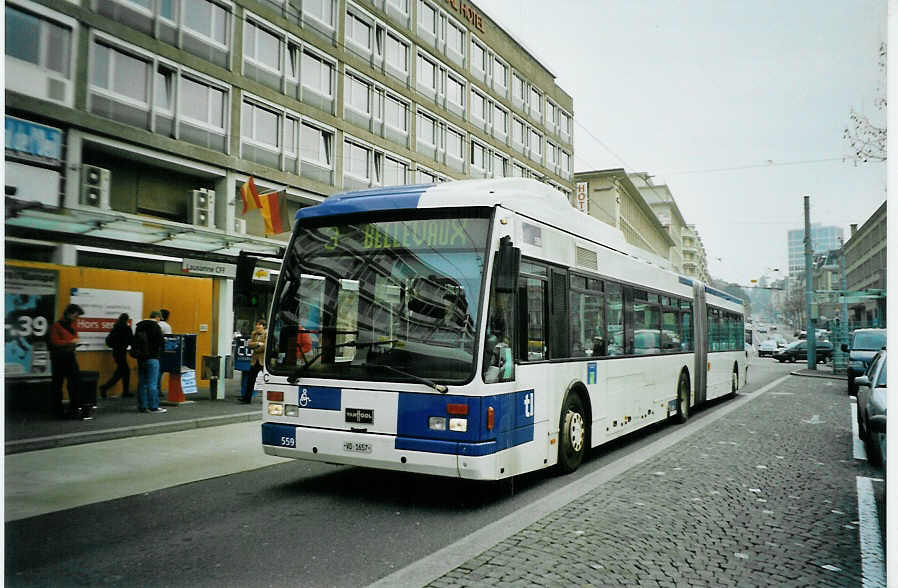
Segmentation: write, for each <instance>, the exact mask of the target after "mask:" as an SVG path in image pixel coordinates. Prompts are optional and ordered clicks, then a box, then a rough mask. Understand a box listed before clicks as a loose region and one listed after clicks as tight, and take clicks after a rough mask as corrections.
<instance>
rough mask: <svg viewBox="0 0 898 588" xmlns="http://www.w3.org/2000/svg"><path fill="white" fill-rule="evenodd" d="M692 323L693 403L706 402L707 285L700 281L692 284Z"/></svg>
mask: <svg viewBox="0 0 898 588" xmlns="http://www.w3.org/2000/svg"><path fill="white" fill-rule="evenodd" d="M692 292H693V304H692V323H693V325H694V326H695V339H694V344H695V363H694V367H693V370H692V371H693V373H692V386H693V388H692V389H693V390H694V397H693V401H694V403H695V404H700V403H702V402H704V401H705V398H706V396H707V391H708V311H707V309H706V306H705V285H704V284H702V283H701V282H699V281H698V280H696V281H694V282H693V283H692Z"/></svg>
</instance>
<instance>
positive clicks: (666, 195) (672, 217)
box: [630, 173, 686, 272]
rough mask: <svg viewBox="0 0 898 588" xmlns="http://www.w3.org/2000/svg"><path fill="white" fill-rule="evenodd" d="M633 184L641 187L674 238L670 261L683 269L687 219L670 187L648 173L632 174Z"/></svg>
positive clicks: (668, 232)
mask: <svg viewBox="0 0 898 588" xmlns="http://www.w3.org/2000/svg"><path fill="white" fill-rule="evenodd" d="M630 179H631V180H632V181H633V184H634V185H635V186H636V187H637V188H639V193H640V194H642V197H643V198H644V199H645V201H646V202H647V203H648V205H649V206H650V207H651V209H652V211H653V212H654V213H655V216H656V217H657V218H658V222H660V223H661V226H662V227H664V228H665V229H666V230H667V234H668V235H670V238H671V239H672V240H673V243H674V244H673V247H671V248H670V263H671V265H673V267H674V270H676V271H678V272H682V271H683V231H684V230H685V228H686V221H685V219H683V214H682V213H681V212H680V207H679V206H677V201H676V200H675V199H674V197H673V194H672V193H671V191H670V188H668V187H667V185H666V184H655V183H654V182H652V179H651V176H650V175H648V174H646V173H636V174H630Z"/></svg>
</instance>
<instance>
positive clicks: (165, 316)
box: [159, 308, 172, 335]
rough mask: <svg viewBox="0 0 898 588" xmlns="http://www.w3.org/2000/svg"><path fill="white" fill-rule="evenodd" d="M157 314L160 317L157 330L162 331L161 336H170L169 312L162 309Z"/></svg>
mask: <svg viewBox="0 0 898 588" xmlns="http://www.w3.org/2000/svg"><path fill="white" fill-rule="evenodd" d="M159 313H160V314H161V315H162V320H161V321H159V328H160V329H162V334H163V335H171V334H172V329H171V325H170V324H168V317H169V316H171V312H169V310H168V309H167V308H163V309H161V310H160V311H159Z"/></svg>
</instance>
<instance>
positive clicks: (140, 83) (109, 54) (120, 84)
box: [91, 42, 150, 107]
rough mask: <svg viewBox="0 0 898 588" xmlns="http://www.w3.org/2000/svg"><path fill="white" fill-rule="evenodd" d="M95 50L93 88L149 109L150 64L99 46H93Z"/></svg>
mask: <svg viewBox="0 0 898 588" xmlns="http://www.w3.org/2000/svg"><path fill="white" fill-rule="evenodd" d="M93 50H94V51H93V63H92V67H91V85H93V86H94V88H101V89H103V90H106V91H107V92H109V93H110V94H113V95H114V96H116V97H117V98H119V99H122V98H124V99H126V101H128V102H132V103H137V104H138V105H141V106H144V107H148V105H149V95H148V91H147V80H148V76H149V71H150V62H149V61H148V60H145V59H142V58H139V57H135V56H134V55H131V54H129V53H125V52H124V51H120V50H118V49H116V48H113V47H110V46H108V45H105V44H103V43H99V42H97V43H94V47H93Z"/></svg>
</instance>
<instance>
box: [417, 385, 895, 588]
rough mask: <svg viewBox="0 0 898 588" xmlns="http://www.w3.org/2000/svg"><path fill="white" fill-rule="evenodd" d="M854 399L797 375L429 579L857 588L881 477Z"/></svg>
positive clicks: (445, 583)
mask: <svg viewBox="0 0 898 588" xmlns="http://www.w3.org/2000/svg"><path fill="white" fill-rule="evenodd" d="M752 393H757V392H749V393H748V394H752ZM724 402H726V401H724ZM850 404H851V400H850V397H848V396H847V395H846V393H845V386H844V383H842V382H839V381H834V380H827V379H819V378H802V377H797V376H791V377H789V378H787V379H786V380H785V381H784V382H783V383H781V384H780V385H778V386H776V387H773V388H772V389H770V390H768V391H766V392H763V393H762V395H761V396H760V397H758V398H755V399H753V400H752V401H751V402H748V403H746V404H744V405H743V406H741V407H739V408H738V409H736V410H734V411H732V412H731V413H729V414H728V415H726V416H725V417H723V418H721V419H719V420H717V421H716V422H714V423H711V424H710V425H709V426H707V427H705V428H704V429H702V430H701V431H699V432H697V433H696V434H695V435H691V436H689V437H688V438H686V439H684V440H683V441H680V442H679V443H677V444H675V445H673V446H672V447H670V448H669V449H667V450H665V451H663V452H661V453H660V454H658V455H656V456H655V457H653V458H651V459H649V460H647V461H645V462H644V463H642V464H640V465H638V466H636V467H634V468H633V469H631V470H629V471H627V472H626V473H624V474H623V475H621V476H618V477H616V478H615V479H613V480H611V481H609V482H607V483H605V484H603V485H601V486H598V487H597V488H595V489H594V490H592V491H590V492H589V493H587V494H586V495H584V496H582V497H581V498H579V499H577V500H575V501H573V502H571V503H570V504H568V505H567V506H565V507H563V508H561V509H559V510H557V511H555V512H554V513H552V514H551V515H548V516H546V517H544V518H543V519H541V520H539V521H538V522H537V523H535V524H532V525H530V526H528V527H527V528H525V529H524V530H522V531H521V532H519V533H517V534H515V535H513V536H511V537H509V538H507V539H506V540H504V541H502V542H500V543H499V544H497V545H495V546H494V547H493V548H491V549H489V550H487V551H485V552H484V553H482V554H481V555H479V556H478V557H475V558H473V559H471V560H470V561H468V562H466V563H464V564H463V565H461V566H459V567H457V568H456V569H455V570H453V571H452V572H450V573H448V574H446V575H444V576H442V577H441V578H438V579H437V580H435V581H434V582H432V583H431V584H430V585H431V586H434V587H455V586H505V585H512V584H514V585H535V586H561V585H597V586H601V585H609V584H610V585H616V584H623V585H642V586H674V585H693V586H721V585H741V586H758V585H768V586H806V585H814V586H859V585H861V583H862V571H861V570H862V567H861V555H860V544H859V520H858V519H859V515H858V499H857V480H856V478H857V476H869V477H871V478H874V479H879V478H882V473H881V472H880V471H875V470H873V469H872V468H870V467H869V466H868V465H867V463H866V462H865V461H859V460H856V459H854V458H853V456H852V429H851V406H850Z"/></svg>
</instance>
